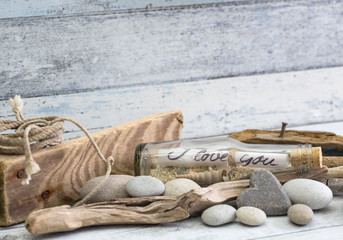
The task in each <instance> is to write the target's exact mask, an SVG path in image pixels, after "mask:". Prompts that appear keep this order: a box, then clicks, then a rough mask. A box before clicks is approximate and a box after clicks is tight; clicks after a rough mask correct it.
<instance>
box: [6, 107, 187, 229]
mask: <svg viewBox="0 0 343 240" xmlns="http://www.w3.org/2000/svg"><path fill="white" fill-rule="evenodd" d="M182 122H183V118H182V114H181V112H179V111H173V112H167V113H159V114H154V115H151V116H148V117H146V118H142V119H139V120H136V121H133V122H129V123H125V124H122V125H119V126H116V127H113V128H110V129H106V130H103V131H100V132H98V133H95V134H92V136H93V138H94V140H95V142H96V143H97V144H98V146H99V148H100V149H101V151H102V153H103V154H104V156H105V157H108V156H110V155H111V156H113V158H114V160H115V163H114V166H113V167H112V169H113V171H112V173H122V174H133V163H134V152H135V148H136V146H137V145H138V144H139V143H142V142H150V141H167V140H176V139H178V138H179V137H180V133H181V130H182V125H183V124H182ZM33 158H34V159H35V161H37V163H38V164H39V166H40V168H41V171H40V172H39V173H37V174H34V175H32V181H31V182H30V185H21V180H22V179H21V178H22V177H23V176H24V171H23V169H24V166H25V165H24V162H25V159H24V156H23V155H17V156H13V155H0V225H1V226H8V225H11V224H15V223H18V222H21V221H24V220H25V218H26V217H27V215H28V214H29V213H30V212H32V211H34V210H37V209H42V208H45V207H52V206H59V205H63V204H69V203H71V202H73V201H76V200H77V199H79V193H80V189H81V187H82V186H83V184H84V183H85V182H86V181H88V180H89V179H91V178H94V177H97V176H101V175H104V174H105V172H106V166H105V164H104V163H103V162H102V161H101V160H100V158H99V157H98V155H97V154H96V151H95V150H94V148H93V147H92V146H91V144H90V142H89V140H88V138H86V137H83V138H79V139H75V140H72V141H69V142H65V143H62V144H60V145H58V146H55V147H50V148H46V149H42V150H39V151H37V152H35V153H34V154H33Z"/></svg>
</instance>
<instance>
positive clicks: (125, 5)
mask: <svg viewBox="0 0 343 240" xmlns="http://www.w3.org/2000/svg"><path fill="white" fill-rule="evenodd" d="M249 1H250V0H240V1H237V0H168V1H165V0H93V1H84V0H73V1H70V0H26V1H21V0H2V1H1V2H0V19H1V18H14V17H31V16H66V15H71V14H87V13H88V14H89V13H92V14H94V13H97V14H105V13H112V12H113V11H123V10H133V9H151V8H165V7H171V6H174V7H175V6H185V5H193V4H208V3H212V4H213V3H223V2H249ZM250 2H251V1H250Z"/></svg>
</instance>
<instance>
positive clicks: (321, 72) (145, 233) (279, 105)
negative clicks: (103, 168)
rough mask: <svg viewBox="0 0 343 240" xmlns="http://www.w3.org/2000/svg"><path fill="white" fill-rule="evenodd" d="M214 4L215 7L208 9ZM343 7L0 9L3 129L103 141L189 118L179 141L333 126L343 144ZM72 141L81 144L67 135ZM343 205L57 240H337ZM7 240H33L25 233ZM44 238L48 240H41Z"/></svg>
mask: <svg viewBox="0 0 343 240" xmlns="http://www.w3.org/2000/svg"><path fill="white" fill-rule="evenodd" d="M212 3H214V4H212ZM342 8H343V1H341V0H339V1H331V0H309V1H305V0H281V1H279V0H267V1H254V0H242V1H240V0H232V1H231V0H223V1H219V0H213V1H207V0H186V1H181V0H168V1H164V0H151V1H146V0H142V1H136V0H128V1H122V0H118V1H117V0H94V1H93V0H92V1H83V0H70V1H69V0H68V1H67V0H61V1H57V0H45V1H43V0H27V1H19V0H3V1H0V86H1V87H0V118H10V119H14V115H13V113H12V112H11V109H10V107H9V105H8V102H7V99H8V98H9V97H13V96H14V95H15V94H21V95H22V96H23V97H24V101H25V104H24V115H25V117H37V116H47V115H60V116H66V117H71V118H73V119H75V120H77V121H79V122H80V123H82V124H83V125H85V126H86V127H87V129H88V130H90V131H91V132H96V131H99V130H102V129H105V128H109V127H111V126H115V125H119V124H123V123H125V122H128V121H133V120H135V119H138V118H142V117H144V116H147V115H149V114H153V113H156V112H166V111H171V110H181V111H182V113H183V115H184V125H185V128H184V130H183V133H182V137H183V138H191V137H196V136H207V135H216V134H224V133H232V132H236V131H240V130H243V129H247V128H256V129H271V128H274V129H275V128H277V129H279V128H280V127H281V122H282V121H286V122H288V124H289V125H288V127H292V126H300V125H301V128H300V129H304V130H306V129H307V130H313V129H316V127H318V126H316V125H312V124H313V123H323V122H330V124H326V125H325V127H324V129H318V130H326V131H331V132H335V133H337V134H340V135H343V128H342V125H343V122H342V120H343V117H342V116H343V108H342V106H343V97H342V96H343V95H342V94H341V92H342V89H343V79H342V76H343V62H342V61H343V48H342V38H343V22H342V21H343V18H342ZM66 129H67V133H66V134H65V138H66V139H70V138H75V137H80V136H83V134H82V133H81V132H80V131H79V130H78V129H76V128H75V127H74V126H72V125H68V124H66ZM342 204H343V201H342V198H340V197H338V198H337V197H336V198H335V199H334V202H333V204H332V206H330V208H329V209H327V210H325V211H320V212H318V214H317V213H316V218H315V220H314V222H313V223H312V224H310V225H308V226H306V227H297V226H294V225H292V224H291V223H289V221H288V219H287V218H285V217H276V218H270V219H268V221H267V223H266V224H265V225H263V226H261V227H260V228H249V227H245V226H242V225H240V224H239V223H234V224H233V225H231V226H223V227H220V228H210V227H206V226H204V225H203V224H202V223H201V222H200V221H199V218H193V219H189V220H187V221H183V222H180V223H175V224H174V223H173V224H166V225H160V226H152V227H147V226H136V227H132V226H131V227H127V226H115V227H113V226H110V227H91V228H88V229H85V230H78V231H75V232H74V233H70V234H56V235H53V236H49V237H48V238H50V239H58V238H60V239H61V238H63V239H64V238H68V239H80V238H83V239H97V238H98V239H113V236H116V237H118V238H127V239H135V240H136V239H137V238H138V237H139V238H141V239H159V238H160V237H161V236H165V238H166V239H199V238H202V239H213V238H216V237H217V238H228V237H230V238H231V237H232V238H235V237H236V238H238V239H252V238H268V239H289V238H297V237H299V238H306V237H307V238H309V239H311V240H312V239H324V238H327V237H328V236H330V239H337V238H341V236H340V235H339V234H331V233H337V232H340V231H341V232H342V231H343V229H342V222H343V221H342V207H341V206H342ZM0 238H5V239H25V238H26V239H31V238H32V236H31V235H29V234H28V233H27V231H26V230H25V229H24V228H23V225H16V226H13V227H10V228H5V229H4V228H1V230H0ZM44 238H45V237H43V238H42V239H44Z"/></svg>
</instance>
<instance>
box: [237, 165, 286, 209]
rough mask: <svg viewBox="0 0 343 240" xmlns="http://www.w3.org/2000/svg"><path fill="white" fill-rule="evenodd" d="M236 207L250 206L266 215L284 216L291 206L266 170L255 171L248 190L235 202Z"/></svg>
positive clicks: (277, 181)
mask: <svg viewBox="0 0 343 240" xmlns="http://www.w3.org/2000/svg"><path fill="white" fill-rule="evenodd" d="M236 203H237V207H238V208H239V207H242V206H252V207H256V208H259V209H261V210H263V211H264V212H265V213H266V215H268V216H273V215H285V214H287V210H288V208H289V207H290V206H291V205H292V204H291V200H290V199H289V197H288V196H287V193H286V191H285V190H284V188H283V186H282V185H281V184H280V182H279V180H277V178H276V177H275V176H274V175H273V174H272V173H271V172H269V171H268V170H265V169H261V170H257V171H255V172H254V173H253V174H252V175H251V177H250V188H248V189H246V190H244V191H243V192H242V193H241V194H240V195H239V196H238V198H237V200H236Z"/></svg>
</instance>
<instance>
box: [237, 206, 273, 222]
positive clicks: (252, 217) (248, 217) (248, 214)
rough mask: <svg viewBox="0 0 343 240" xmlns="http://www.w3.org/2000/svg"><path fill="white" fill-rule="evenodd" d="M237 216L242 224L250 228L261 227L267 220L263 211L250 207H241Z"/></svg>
mask: <svg viewBox="0 0 343 240" xmlns="http://www.w3.org/2000/svg"><path fill="white" fill-rule="evenodd" d="M236 216H237V218H238V219H239V221H240V222H241V223H243V224H245V225H248V226H259V225H261V224H263V223H264V222H265V221H266V219H267V215H266V214H265V213H264V212H263V211H262V210H261V209H259V208H255V207H248V206H246V207H240V208H239V209H238V210H237V211H236Z"/></svg>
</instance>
